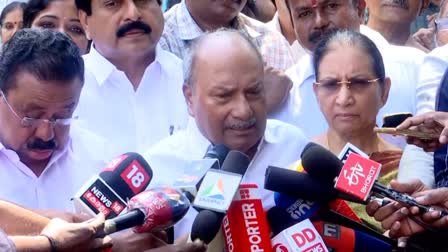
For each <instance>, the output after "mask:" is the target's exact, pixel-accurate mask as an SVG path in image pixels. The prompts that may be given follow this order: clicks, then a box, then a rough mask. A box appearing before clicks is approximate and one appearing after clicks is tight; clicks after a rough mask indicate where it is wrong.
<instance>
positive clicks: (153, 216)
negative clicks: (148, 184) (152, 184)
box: [128, 187, 190, 233]
mask: <svg viewBox="0 0 448 252" xmlns="http://www.w3.org/2000/svg"><path fill="white" fill-rule="evenodd" d="M189 207H190V201H189V200H188V199H187V198H186V197H185V196H184V195H183V194H182V193H180V192H178V191H177V190H175V189H173V188H168V187H162V188H154V189H151V190H147V191H144V192H142V193H139V194H137V195H136V196H134V197H133V198H131V200H130V201H129V203H128V210H132V209H140V210H141V211H142V212H143V213H145V221H144V223H143V225H141V226H139V227H136V228H135V231H136V232H138V233H143V232H151V231H157V230H163V229H166V228H169V227H171V226H173V225H174V224H176V223H177V222H178V221H179V220H181V219H182V218H183V217H184V216H185V215H186V214H187V212H188V209H189Z"/></svg>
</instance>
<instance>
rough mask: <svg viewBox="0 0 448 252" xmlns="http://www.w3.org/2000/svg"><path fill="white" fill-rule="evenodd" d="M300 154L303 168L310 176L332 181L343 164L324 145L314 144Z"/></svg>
mask: <svg viewBox="0 0 448 252" xmlns="http://www.w3.org/2000/svg"><path fill="white" fill-rule="evenodd" d="M302 154H303V155H302V165H303V168H304V169H305V171H306V172H307V173H308V174H310V175H311V176H312V177H315V178H319V179H322V180H325V181H333V179H334V178H335V177H337V176H339V173H340V172H341V168H342V165H343V164H342V162H341V160H339V158H338V157H336V156H335V155H334V154H333V153H331V152H330V151H329V150H327V149H325V148H324V147H322V146H320V145H314V146H312V147H310V148H308V149H307V150H306V151H305V152H304V153H302Z"/></svg>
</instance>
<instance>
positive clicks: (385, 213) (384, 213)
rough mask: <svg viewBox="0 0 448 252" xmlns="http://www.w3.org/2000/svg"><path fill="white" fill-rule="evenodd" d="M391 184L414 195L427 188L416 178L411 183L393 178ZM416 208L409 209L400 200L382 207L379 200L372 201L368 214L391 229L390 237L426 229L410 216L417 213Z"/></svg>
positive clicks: (400, 190) (368, 207) (367, 208)
mask: <svg viewBox="0 0 448 252" xmlns="http://www.w3.org/2000/svg"><path fill="white" fill-rule="evenodd" d="M390 186H391V188H393V189H395V190H397V191H399V192H402V193H407V194H410V195H412V196H414V195H416V194H417V193H419V192H422V191H425V190H427V188H426V187H425V185H424V184H423V183H422V182H421V181H420V180H415V181H412V182H410V183H398V182H397V181H395V180H393V181H391V182H390ZM415 210H416V209H414V208H412V209H408V208H407V207H406V206H404V205H402V204H400V203H398V202H392V203H389V204H387V205H386V206H383V207H381V206H379V204H378V203H377V202H375V201H371V202H369V204H367V207H366V212H367V214H369V215H370V216H372V217H374V218H375V220H377V221H379V222H381V226H382V227H383V228H384V229H386V230H390V231H389V236H390V237H403V236H410V235H413V234H415V233H419V232H422V231H423V230H424V228H423V227H422V226H420V225H419V224H417V223H416V222H414V221H413V220H411V219H410V218H409V216H408V215H409V214H411V213H413V214H417V213H418V209H417V213H415ZM411 211H412V212H411Z"/></svg>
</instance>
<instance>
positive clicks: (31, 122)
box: [0, 91, 78, 129]
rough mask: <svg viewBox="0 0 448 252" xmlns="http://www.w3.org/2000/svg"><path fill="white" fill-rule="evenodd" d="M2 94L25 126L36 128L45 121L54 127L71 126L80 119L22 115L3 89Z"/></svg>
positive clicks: (0, 92)
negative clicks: (9, 100)
mask: <svg viewBox="0 0 448 252" xmlns="http://www.w3.org/2000/svg"><path fill="white" fill-rule="evenodd" d="M0 95H1V96H2V98H3V100H4V101H5V103H6V105H7V106H8V108H9V110H10V111H11V112H12V113H13V114H14V115H15V116H16V117H17V119H19V120H20V124H21V125H22V127H24V128H33V129H36V128H38V127H39V126H41V125H42V124H44V123H48V124H50V125H51V126H52V127H53V128H54V127H56V126H59V127H66V126H69V125H70V124H71V123H72V122H73V121H74V120H76V119H78V117H72V118H64V119H51V120H48V119H37V118H31V117H26V116H25V117H20V116H19V114H17V112H16V111H15V110H14V109H13V108H12V106H11V105H10V104H9V102H8V100H6V96H5V94H4V93H3V91H0Z"/></svg>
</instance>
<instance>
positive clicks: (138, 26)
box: [117, 21, 152, 38]
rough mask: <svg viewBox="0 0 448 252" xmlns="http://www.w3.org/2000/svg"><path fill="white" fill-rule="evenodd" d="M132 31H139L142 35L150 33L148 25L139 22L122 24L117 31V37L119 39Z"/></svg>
mask: <svg viewBox="0 0 448 252" xmlns="http://www.w3.org/2000/svg"><path fill="white" fill-rule="evenodd" d="M132 30H141V31H143V32H144V33H151V32H152V29H151V27H150V26H149V25H147V24H145V23H143V22H141V21H133V22H129V23H126V24H124V25H123V26H121V27H120V28H119V29H118V31H117V37H119V38H121V37H124V36H125V35H126V33H128V32H130V31H132Z"/></svg>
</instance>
